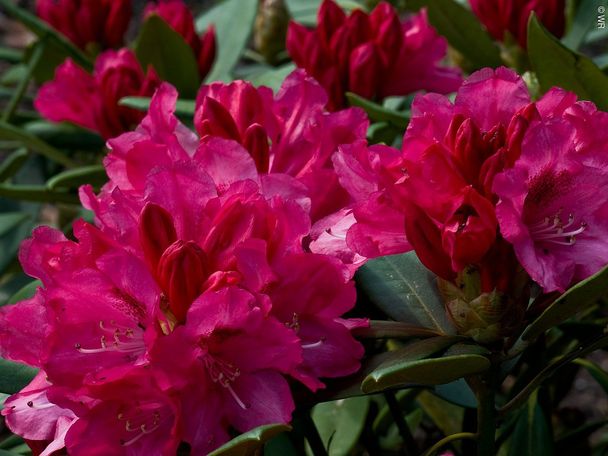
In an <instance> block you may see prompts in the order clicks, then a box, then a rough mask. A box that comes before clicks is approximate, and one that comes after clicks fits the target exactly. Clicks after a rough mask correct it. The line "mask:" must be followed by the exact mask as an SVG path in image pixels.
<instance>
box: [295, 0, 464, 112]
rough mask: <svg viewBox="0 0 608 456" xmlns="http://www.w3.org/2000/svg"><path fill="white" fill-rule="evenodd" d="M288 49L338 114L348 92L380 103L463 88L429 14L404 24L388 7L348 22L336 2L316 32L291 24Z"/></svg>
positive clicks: (328, 2)
mask: <svg viewBox="0 0 608 456" xmlns="http://www.w3.org/2000/svg"><path fill="white" fill-rule="evenodd" d="M287 49H288V51H289V53H290V55H291V57H292V58H293V61H294V62H295V64H296V65H298V66H299V67H301V68H304V69H305V70H306V71H307V72H308V73H309V74H310V75H311V76H313V77H314V78H315V79H317V80H318V81H319V83H320V84H321V85H322V86H323V87H324V88H325V89H326V90H327V92H328V94H329V99H330V104H329V107H330V109H333V110H335V109H340V108H341V107H343V106H345V105H346V96H345V94H346V92H354V93H356V94H358V95H361V96H363V97H366V98H379V99H381V98H384V97H387V96H390V95H407V94H409V93H412V92H416V91H418V90H430V91H435V92H439V93H449V92H453V91H454V90H456V89H457V88H458V86H459V85H460V83H461V82H462V79H461V76H460V71H459V70H458V69H456V68H449V67H444V66H441V65H440V63H439V62H440V61H441V60H442V59H443V58H444V57H445V55H446V50H447V43H446V41H445V39H444V38H442V37H440V36H439V35H437V33H436V32H435V30H434V29H433V28H432V27H431V26H430V24H429V23H428V20H427V17H426V12H425V11H422V12H421V13H419V14H417V15H414V16H412V17H410V18H409V19H407V20H406V21H405V22H403V23H402V22H401V21H400V19H399V16H398V15H397V12H396V11H395V9H394V8H393V7H392V6H391V5H389V4H388V3H386V2H381V3H380V4H379V5H378V6H376V8H374V10H373V11H372V12H371V13H370V14H369V15H368V14H366V13H364V12H363V11H362V10H360V9H356V10H355V11H353V12H352V13H351V14H350V16H348V17H347V16H346V14H345V13H344V12H343V11H342V9H341V8H340V7H339V6H338V5H337V4H336V3H335V2H334V1H333V0H324V1H323V3H322V4H321V7H320V9H319V14H318V26H317V28H316V29H314V30H308V29H306V28H305V27H304V26H303V25H301V24H298V23H296V22H291V23H290V25H289V31H288V35H287Z"/></svg>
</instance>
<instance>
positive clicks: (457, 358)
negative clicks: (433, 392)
mask: <svg viewBox="0 0 608 456" xmlns="http://www.w3.org/2000/svg"><path fill="white" fill-rule="evenodd" d="M489 367H490V361H489V360H488V358H486V357H485V356H481V355H475V354H473V355H453V356H444V357H441V358H427V359H421V360H417V361H401V362H399V361H394V362H392V363H390V364H389V363H387V364H386V365H382V366H380V367H379V368H378V369H376V370H375V371H374V372H372V374H371V375H369V376H368V377H367V378H366V379H365V380H364V381H363V383H362V385H361V389H362V390H363V391H364V392H366V393H375V392H378V391H383V390H386V389H389V388H397V387H400V386H404V385H409V384H417V385H440V384H443V383H450V382H453V381H454V380H457V379H459V378H462V377H466V376H469V375H474V374H479V373H481V372H484V371H485V370H487V369H488V368H489Z"/></svg>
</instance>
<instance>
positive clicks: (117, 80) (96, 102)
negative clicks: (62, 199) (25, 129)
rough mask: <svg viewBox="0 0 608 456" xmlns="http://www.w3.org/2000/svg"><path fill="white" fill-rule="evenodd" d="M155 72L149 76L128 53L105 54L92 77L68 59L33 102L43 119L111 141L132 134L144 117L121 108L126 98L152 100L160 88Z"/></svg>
mask: <svg viewBox="0 0 608 456" xmlns="http://www.w3.org/2000/svg"><path fill="white" fill-rule="evenodd" d="M159 82H160V81H159V79H158V77H157V76H156V73H155V72H154V70H152V69H149V70H148V71H147V72H146V73H144V71H143V70H142V68H141V66H140V65H139V63H138V62H137V59H136V58H135V55H134V54H133V52H131V51H130V50H128V49H121V50H119V51H106V52H104V53H103V54H101V55H100V56H99V57H98V58H97V61H96V62H95V69H94V70H93V74H89V73H87V72H86V71H84V70H83V69H82V68H80V67H79V66H77V65H76V64H75V63H74V62H72V60H70V59H68V60H66V61H65V62H64V63H62V64H61V65H60V66H59V67H57V71H56V72H55V79H53V80H52V81H49V82H47V83H46V84H44V85H43V86H42V87H41V88H40V91H39V92H38V96H37V97H36V100H35V101H34V106H35V107H36V109H37V110H38V111H39V112H40V114H42V116H43V117H45V118H47V119H49V120H52V121H54V122H62V121H67V122H72V123H74V124H76V125H80V126H81V127H84V128H88V129H90V130H93V131H96V132H98V133H99V134H100V135H101V136H103V137H104V138H110V137H112V136H115V135H118V134H120V133H122V132H125V131H127V130H130V129H131V127H133V126H135V125H136V124H137V123H138V122H139V121H140V120H141V119H142V118H143V117H144V113H142V112H139V111H136V110H134V109H131V108H126V107H123V106H119V105H118V102H119V100H120V99H121V98H123V97H127V96H151V95H152V94H153V93H154V89H155V88H156V87H157V86H158V84H159Z"/></svg>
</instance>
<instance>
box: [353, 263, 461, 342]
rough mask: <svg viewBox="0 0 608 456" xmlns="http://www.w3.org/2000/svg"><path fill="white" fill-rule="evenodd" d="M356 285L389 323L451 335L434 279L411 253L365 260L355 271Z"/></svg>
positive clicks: (450, 327)
mask: <svg viewBox="0 0 608 456" xmlns="http://www.w3.org/2000/svg"><path fill="white" fill-rule="evenodd" d="M357 282H358V284H359V285H360V287H361V289H362V290H363V291H364V292H365V293H366V294H367V296H368V297H369V298H370V300H371V301H372V302H373V303H374V304H375V305H376V306H378V307H379V308H380V309H381V310H382V311H384V312H385V313H386V314H387V315H388V316H389V317H391V318H392V319H393V320H397V321H401V322H404V323H410V324H412V325H416V326H420V327H425V328H429V329H432V330H434V331H437V332H440V333H443V334H455V332H456V331H455V329H454V327H453V326H452V324H451V323H450V321H449V320H448V317H447V314H446V311H445V308H444V305H443V302H442V300H441V297H440V296H439V292H438V291H437V285H436V283H435V276H434V275H433V274H432V273H431V272H430V271H429V270H428V269H426V268H425V267H424V266H423V265H422V263H420V261H419V260H418V258H417V257H416V254H415V253H414V252H409V253H405V254H401V255H390V256H384V257H380V258H376V259H373V260H370V261H368V262H367V263H366V264H365V266H363V267H361V268H360V269H359V271H358V272H357Z"/></svg>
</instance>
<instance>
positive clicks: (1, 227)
mask: <svg viewBox="0 0 608 456" xmlns="http://www.w3.org/2000/svg"><path fill="white" fill-rule="evenodd" d="M31 227H32V217H31V215H30V214H28V213H27V212H3V213H0V252H1V254H0V272H2V271H4V269H5V268H6V267H7V266H8V265H9V264H10V263H11V261H13V258H14V257H15V255H16V254H17V250H18V249H19V244H20V243H21V240H22V239H23V238H24V237H25V236H27V234H28V233H29V231H30V229H31Z"/></svg>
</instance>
